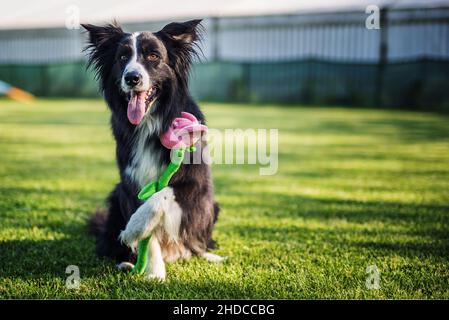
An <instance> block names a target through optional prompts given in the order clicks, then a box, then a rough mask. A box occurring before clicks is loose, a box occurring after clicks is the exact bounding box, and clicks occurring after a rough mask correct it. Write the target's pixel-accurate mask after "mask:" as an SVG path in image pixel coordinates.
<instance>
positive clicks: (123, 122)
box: [83, 20, 218, 262]
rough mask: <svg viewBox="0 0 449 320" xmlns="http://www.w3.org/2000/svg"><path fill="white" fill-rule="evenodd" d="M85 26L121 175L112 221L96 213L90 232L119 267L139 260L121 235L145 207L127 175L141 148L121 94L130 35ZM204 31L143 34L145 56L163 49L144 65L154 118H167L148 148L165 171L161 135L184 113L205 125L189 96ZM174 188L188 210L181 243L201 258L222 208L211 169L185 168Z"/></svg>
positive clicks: (171, 28) (178, 27)
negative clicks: (152, 90) (153, 88)
mask: <svg viewBox="0 0 449 320" xmlns="http://www.w3.org/2000/svg"><path fill="white" fill-rule="evenodd" d="M83 27H84V28H85V29H86V30H87V31H88V33H89V44H88V46H87V47H86V50H87V51H88V54H89V66H90V67H91V68H93V69H94V70H95V72H96V74H97V78H98V80H99V82H100V88H101V90H102V92H103V94H104V98H105V100H106V102H107V104H108V106H109V108H110V109H111V111H112V114H111V127H112V132H113V135H114V138H115V140H116V159H117V165H118V168H119V171H120V182H119V183H118V184H117V185H116V186H115V188H114V190H113V191H112V192H111V194H110V195H109V197H108V201H107V202H108V210H107V211H108V212H107V217H105V216H104V215H102V214H101V213H100V214H98V213H97V214H95V215H94V216H93V217H92V219H91V221H90V225H91V230H92V231H93V232H94V233H95V234H96V235H97V252H98V254H99V255H100V256H106V257H110V258H113V259H116V260H117V261H119V262H120V261H133V260H134V259H135V257H134V255H133V254H132V253H131V251H130V250H129V249H128V248H127V247H125V246H124V245H122V244H121V243H120V242H119V240H118V236H119V233H120V231H121V230H124V229H125V226H126V223H127V222H128V220H129V218H130V216H131V215H132V214H133V213H134V212H135V211H136V209H137V208H138V207H139V206H140V205H141V201H139V200H138V199H137V193H138V191H139V189H140V187H139V186H138V185H137V184H136V182H134V181H133V180H132V179H131V178H130V177H129V176H128V175H127V174H126V173H125V169H126V168H127V167H128V166H130V165H131V161H132V151H133V150H134V148H135V147H136V146H135V143H134V142H133V138H134V137H135V134H136V126H134V125H132V124H131V123H130V122H129V121H128V119H127V113H126V110H127V104H128V97H127V96H126V94H124V93H123V92H122V91H121V89H120V78H121V76H122V73H123V65H121V64H120V59H117V56H118V55H119V54H120V53H119V51H120V50H122V47H123V46H122V45H123V44H124V43H126V41H127V39H129V38H130V34H129V33H125V32H124V31H123V30H122V28H121V27H120V26H118V25H117V23H112V24H109V25H106V26H102V27H99V26H93V25H83ZM200 30H201V29H200V20H192V21H188V22H184V23H171V24H169V25H167V26H166V27H164V28H163V29H162V30H161V31H159V32H156V33H149V32H148V33H142V34H141V35H140V36H139V37H140V38H139V39H140V40H141V42H142V48H141V51H142V53H143V52H144V47H143V44H144V43H147V45H148V46H153V47H157V48H159V49H161V50H160V51H161V60H160V61H159V62H158V63H157V64H154V63H153V64H151V65H150V64H148V65H145V66H146V70H148V72H149V73H150V74H151V78H152V79H155V80H154V81H155V82H156V83H157V88H158V97H157V100H156V103H155V106H154V107H152V108H154V110H152V115H155V116H157V117H158V118H159V119H162V120H161V124H162V127H161V128H160V132H155V133H154V134H152V135H150V136H148V141H147V143H148V145H150V146H152V148H153V149H154V150H158V151H159V152H160V154H161V157H160V164H159V165H161V166H162V165H163V164H167V163H168V162H169V151H168V150H167V149H165V148H164V147H163V146H162V145H161V143H160V141H159V135H160V134H161V133H162V132H163V131H164V130H166V129H167V128H168V126H169V125H170V124H171V122H172V120H173V119H174V118H175V117H177V116H179V115H180V113H181V111H187V112H190V113H192V114H194V115H195V116H196V117H197V118H198V120H200V121H202V122H203V123H204V121H205V119H204V116H203V114H202V112H201V111H200V109H199V107H198V105H197V104H196V103H195V102H194V101H193V99H192V98H191V96H190V94H189V91H188V77H189V69H190V66H191V63H192V59H193V58H194V57H195V55H196V50H195V49H196V43H197V41H199V40H200ZM164 48H165V49H164ZM203 147H205V146H204V145H203ZM170 186H171V187H173V189H174V192H175V196H176V201H177V202H178V203H179V205H180V206H181V208H182V211H183V216H182V223H181V228H180V239H181V242H182V244H184V246H186V247H187V248H189V249H190V250H191V251H192V253H193V254H200V253H202V252H204V251H206V250H207V249H208V248H211V247H213V245H214V241H213V240H212V229H213V226H214V224H215V222H216V220H217V216H218V204H216V203H215V202H214V195H213V184H212V178H211V173H210V168H209V166H208V165H206V164H204V163H201V164H183V165H182V166H181V168H180V170H179V171H178V172H177V173H176V174H175V175H174V176H173V178H172V180H171V181H170Z"/></svg>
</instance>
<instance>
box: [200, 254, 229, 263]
mask: <svg viewBox="0 0 449 320" xmlns="http://www.w3.org/2000/svg"><path fill="white" fill-rule="evenodd" d="M202 257H203V258H204V259H206V260H207V261H209V262H214V263H220V262H223V261H225V260H226V259H227V257H222V256H219V255H217V254H213V253H210V252H205V253H203V255H202Z"/></svg>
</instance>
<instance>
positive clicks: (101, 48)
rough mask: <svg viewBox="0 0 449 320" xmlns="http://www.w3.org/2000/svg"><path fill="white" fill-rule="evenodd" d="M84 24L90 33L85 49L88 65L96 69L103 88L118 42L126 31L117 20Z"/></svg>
mask: <svg viewBox="0 0 449 320" xmlns="http://www.w3.org/2000/svg"><path fill="white" fill-rule="evenodd" d="M82 26H83V28H84V29H86V31H87V32H88V33H89V40H88V44H87V46H86V48H85V49H84V51H86V52H87V54H88V64H87V66H88V68H92V69H93V70H94V71H95V75H96V77H97V79H101V87H102V88H103V87H104V83H105V81H106V79H108V78H109V75H110V73H111V66H112V65H113V63H114V57H115V53H116V51H117V46H118V43H119V41H120V39H121V38H122V37H123V36H124V34H125V33H124V32H123V30H122V28H121V27H120V26H119V25H118V24H117V22H115V21H114V22H113V23H111V24H108V25H105V26H94V25H92V24H82Z"/></svg>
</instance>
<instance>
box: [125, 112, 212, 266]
mask: <svg viewBox="0 0 449 320" xmlns="http://www.w3.org/2000/svg"><path fill="white" fill-rule="evenodd" d="M206 131H207V127H206V126H205V125H203V124H201V123H200V122H199V121H198V120H197V119H196V117H195V116H194V115H193V114H190V113H188V112H181V117H180V118H176V119H175V120H173V122H172V124H171V126H170V128H169V129H168V130H167V132H165V133H164V134H162V135H161V136H160V137H159V138H160V141H161V143H162V145H163V146H164V147H166V148H167V149H171V150H172V152H171V161H170V163H169V164H168V166H167V168H166V169H165V171H164V172H163V173H162V174H161V176H160V177H159V180H158V181H153V182H150V183H149V184H147V185H146V186H144V187H143V188H142V190H141V191H140V192H139V194H138V198H139V199H140V200H148V199H150V198H151V197H152V196H153V194H155V193H156V192H158V191H161V190H162V189H163V188H165V187H166V186H168V183H169V182H170V179H171V177H172V176H173V175H174V174H175V173H176V172H177V171H178V169H179V168H180V167H181V163H182V162H183V160H184V154H185V152H186V150H187V151H189V152H194V151H195V147H194V145H195V144H196V142H198V140H199V139H200V138H201V135H202V133H203V132H206ZM149 201H151V199H150V200H149ZM138 213H139V210H138V211H137V212H136V213H134V214H133V216H131V219H130V221H131V220H132V219H133V218H135V219H134V220H136V219H138V218H139V217H137V216H138ZM134 216H136V217H134ZM151 229H154V226H153V228H151ZM133 236H134V235H133ZM150 238H151V236H148V237H146V238H144V239H142V240H140V241H139V242H138V244H137V262H136V264H135V266H134V268H133V270H132V271H133V273H137V274H142V273H144V272H145V268H146V265H147V264H148V250H149V248H148V244H149V241H150ZM122 240H124V239H123V238H122ZM125 242H126V243H128V244H130V243H132V242H133V239H129V238H128V239H125Z"/></svg>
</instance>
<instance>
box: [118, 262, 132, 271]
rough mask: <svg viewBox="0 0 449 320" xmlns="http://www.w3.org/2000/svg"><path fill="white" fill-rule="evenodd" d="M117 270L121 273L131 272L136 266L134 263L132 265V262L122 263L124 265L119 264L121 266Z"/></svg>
mask: <svg viewBox="0 0 449 320" xmlns="http://www.w3.org/2000/svg"><path fill="white" fill-rule="evenodd" d="M117 268H118V269H119V270H120V271H126V272H129V271H131V270H132V269H133V268H134V265H133V264H132V263H130V262H122V263H119V264H118V265H117Z"/></svg>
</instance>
